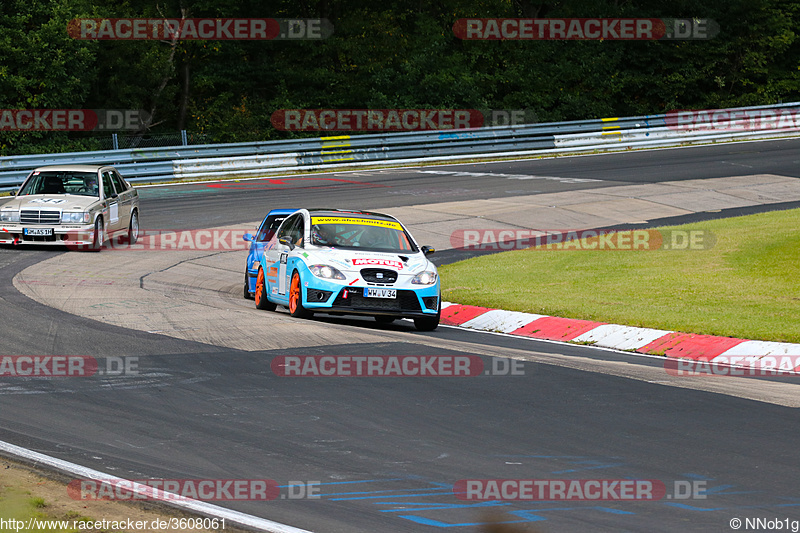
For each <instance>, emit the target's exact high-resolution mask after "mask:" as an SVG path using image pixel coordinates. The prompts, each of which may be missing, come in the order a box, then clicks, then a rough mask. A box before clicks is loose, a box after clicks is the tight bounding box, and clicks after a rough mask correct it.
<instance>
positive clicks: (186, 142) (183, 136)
mask: <svg viewBox="0 0 800 533" xmlns="http://www.w3.org/2000/svg"><path fill="white" fill-rule="evenodd" d="M181 145H182V146H189V138H188V137H187V135H186V130H181Z"/></svg>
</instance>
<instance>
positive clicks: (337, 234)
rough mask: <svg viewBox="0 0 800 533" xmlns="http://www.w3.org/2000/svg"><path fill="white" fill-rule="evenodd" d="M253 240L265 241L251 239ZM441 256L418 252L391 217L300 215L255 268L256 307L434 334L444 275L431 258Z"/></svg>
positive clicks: (364, 213) (331, 213)
mask: <svg viewBox="0 0 800 533" xmlns="http://www.w3.org/2000/svg"><path fill="white" fill-rule="evenodd" d="M272 213H274V211H273V212H270V214H272ZM281 216H285V215H281ZM268 218H269V216H268V217H267V219H268ZM266 222H267V220H266V219H265V221H264V223H266ZM245 239H246V240H250V241H251V242H253V241H256V242H257V240H258V239H257V238H256V237H253V236H252V235H249V234H248V235H246V236H245ZM433 251H434V250H433V249H432V248H430V247H428V246H422V247H420V246H418V245H417V243H416V242H415V241H414V239H413V237H412V236H411V234H410V233H409V232H408V230H406V228H405V227H404V226H403V225H402V224H401V223H400V222H399V221H398V220H397V219H395V218H394V217H391V216H389V215H384V214H380V213H372V212H368V211H346V210H340V209H299V210H297V211H295V212H293V214H291V215H290V216H288V217H287V218H286V219H285V220H284V221H283V222H282V223H281V225H280V227H279V228H278V231H277V232H276V233H275V234H274V235H273V236H272V237H271V238H270V240H269V242H268V243H266V244H265V245H264V248H263V252H262V253H261V254H260V255H261V259H260V263H258V264H257V265H256V264H254V265H253V267H256V266H257V272H256V282H255V287H254V288H253V291H252V292H254V295H255V301H256V307H257V308H259V309H266V310H274V309H275V308H276V307H277V305H283V306H285V307H287V308H288V309H289V313H290V314H291V315H292V316H294V317H307V316H311V315H313V313H315V312H323V313H328V314H344V315H347V314H358V315H370V316H373V317H375V319H376V320H377V321H378V322H384V323H389V322H392V321H393V320H395V319H397V318H412V319H413V320H414V325H415V326H416V327H417V329H419V330H421V331H432V330H434V329H436V327H437V326H438V325H439V316H440V314H441V290H440V286H439V275H438V273H437V271H436V266H434V264H433V263H431V262H430V261H429V260H428V258H427V256H428V255H429V254H431V253H433ZM249 260H250V259H249V256H248V261H249ZM251 271H252V270H251V269H250V268H248V273H249V272H251ZM248 283H249V277H248ZM247 292H248V293H249V292H250V285H248V286H247Z"/></svg>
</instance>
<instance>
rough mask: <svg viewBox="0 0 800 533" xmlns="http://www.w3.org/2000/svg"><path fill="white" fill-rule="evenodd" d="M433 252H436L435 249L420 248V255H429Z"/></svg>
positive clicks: (428, 247)
mask: <svg viewBox="0 0 800 533" xmlns="http://www.w3.org/2000/svg"><path fill="white" fill-rule="evenodd" d="M435 251H436V248H434V247H432V246H423V247H422V253H423V254H425V255H431V254H432V253H434V252H435Z"/></svg>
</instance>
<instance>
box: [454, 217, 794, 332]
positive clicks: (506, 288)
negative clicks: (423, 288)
mask: <svg viewBox="0 0 800 533" xmlns="http://www.w3.org/2000/svg"><path fill="white" fill-rule="evenodd" d="M658 229H659V230H660V231H661V232H662V233H666V232H670V231H676V230H677V231H691V230H700V231H704V232H711V233H712V234H713V236H714V237H715V240H716V242H715V243H714V245H713V246H712V247H710V248H709V249H702V250H672V249H666V250H665V249H657V250H626V251H620V250H617V251H611V250H585V249H584V250H575V249H573V248H570V249H562V250H556V249H553V248H554V247H552V246H551V247H550V249H547V247H546V246H539V247H534V248H529V249H525V250H517V251H512V252H505V253H501V254H494V255H489V256H483V257H478V258H475V259H469V260H466V261H461V262H458V263H453V264H451V265H446V266H443V267H442V268H440V274H441V277H442V287H443V297H444V299H445V300H446V301H452V302H458V303H461V304H467V305H478V306H482V307H492V308H498V309H506V310H509V311H522V312H528V313H539V314H545V315H554V316H561V317H567V318H582V319H587V320H596V321H601V322H610V323H616V324H626V325H631V326H640V327H649V328H659V329H668V330H675V331H682V332H686V333H702V334H710V335H721V336H729V337H739V338H746V339H759V340H773V341H783V342H796V343H797V342H800V320H797V317H798V316H800V209H792V210H787V211H774V212H769V213H760V214H755V215H748V216H742V217H734V218H725V219H720V220H715V221H710V222H702V223H697V224H686V225H681V226H669V227H664V228H658Z"/></svg>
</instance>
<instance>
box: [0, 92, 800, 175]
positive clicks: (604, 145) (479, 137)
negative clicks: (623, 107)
mask: <svg viewBox="0 0 800 533" xmlns="http://www.w3.org/2000/svg"><path fill="white" fill-rule="evenodd" d="M714 112H716V113H724V114H727V115H730V114H731V113H736V114H740V115H743V116H745V115H751V116H752V114H754V113H760V114H766V115H768V116H769V114H770V113H773V114H774V116H775V117H776V121H775V126H776V127H774V128H766V129H746V128H745V130H744V131H738V130H720V131H710V130H709V128H708V126H706V127H699V128H695V129H691V128H683V127H676V126H675V124H672V123H670V124H668V121H672V120H674V116H671V117H668V115H652V116H642V117H624V118H611V119H594V120H581V121H573V122H553V123H544V124H526V125H521V126H498V127H490V128H480V129H472V130H442V131H428V132H408V133H386V134H366V135H356V136H340V137H322V138H315V139H300V140H288V141H265V142H253V143H233V144H212V145H200V146H176V147H167V148H148V149H133V150H107V151H98V152H76V153H66V154H47V155H28V156H14V157H5V158H0V188H4V189H8V188H11V187H13V186H17V185H19V184H20V183H22V180H23V179H24V178H25V177H26V176H27V174H28V173H29V172H30V170H31V169H33V168H36V167H39V166H45V165H55V164H112V165H115V166H116V167H117V168H118V169H119V170H120V172H121V173H122V174H123V175H124V176H126V178H128V179H129V180H130V181H132V182H142V181H145V182H158V181H166V180H172V179H198V178H213V177H223V176H250V175H257V174H263V175H267V174H275V173H283V172H291V171H298V170H310V169H319V168H326V167H330V168H333V167H341V166H351V167H352V166H363V165H376V164H381V163H383V164H387V163H406V162H411V161H418V160H431V161H434V160H438V161H441V160H455V159H464V158H469V157H489V156H503V155H513V156H516V155H530V154H537V153H542V154H545V153H559V152H570V151H613V150H621V149H631V148H637V147H656V146H670V145H678V144H686V143H704V142H714V141H728V140H745V139H759V138H764V137H781V136H795V135H798V127H796V126H795V125H796V124H800V103H797V102H795V103H787V104H777V105H771V106H757V107H744V108H733V109H724V110H712V111H710V112H709V113H714ZM786 113H790V114H792V115H794V117H795V118H796V121H788V122H786V123H785V124H783V126H784V127H781V126H782V123H781V122H780V121H778V120H777V117H778V116H779V115H781V116H782V115H786ZM727 115H726V116H727Z"/></svg>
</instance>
